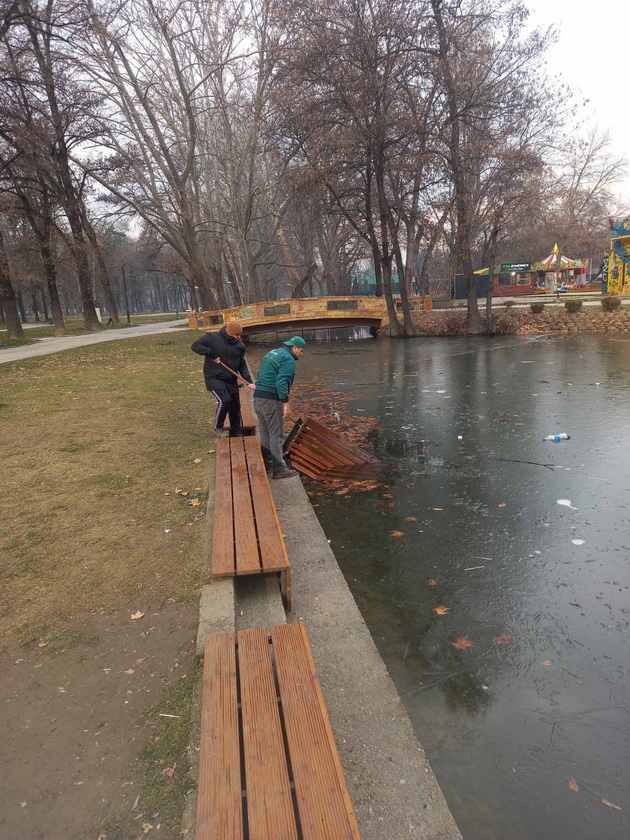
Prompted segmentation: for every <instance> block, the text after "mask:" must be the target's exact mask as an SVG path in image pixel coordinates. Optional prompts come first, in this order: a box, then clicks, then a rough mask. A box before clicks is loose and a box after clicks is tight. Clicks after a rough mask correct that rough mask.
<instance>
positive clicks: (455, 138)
mask: <svg viewBox="0 0 630 840" xmlns="http://www.w3.org/2000/svg"><path fill="white" fill-rule="evenodd" d="M442 2H443V0H431V6H432V8H433V16H434V19H435V23H436V28H437V32H438V40H439V57H440V66H441V68H442V75H443V78H444V86H445V89H446V99H447V103H448V115H449V122H450V131H449V137H448V144H449V153H450V164H451V170H452V175H453V186H454V188H455V209H456V217H457V240H456V241H457V250H458V257H459V261H460V263H461V266H462V270H463V273H464V276H465V277H466V290H467V293H468V301H467V304H468V305H467V319H466V320H467V327H468V334H469V335H479V334H480V333H481V332H482V324H481V318H480V316H479V307H478V306H477V287H476V284H475V272H474V269H473V264H472V255H471V252H470V229H469V220H468V204H469V198H470V196H469V194H468V188H467V184H466V172H465V171H464V166H463V164H462V159H461V148H460V140H461V134H460V115H459V106H458V102H457V89H456V85H455V80H454V78H453V74H452V72H451V66H450V64H449V45H448V38H447V37H446V28H445V26H444V19H443V17H442V8H441V7H442Z"/></svg>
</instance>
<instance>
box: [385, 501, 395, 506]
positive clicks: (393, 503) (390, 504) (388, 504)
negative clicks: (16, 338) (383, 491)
mask: <svg viewBox="0 0 630 840" xmlns="http://www.w3.org/2000/svg"><path fill="white" fill-rule="evenodd" d="M387 507H396V503H395V502H388V503H387Z"/></svg>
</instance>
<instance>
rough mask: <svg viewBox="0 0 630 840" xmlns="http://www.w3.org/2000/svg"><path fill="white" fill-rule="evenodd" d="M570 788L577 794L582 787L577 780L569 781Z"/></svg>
mask: <svg viewBox="0 0 630 840" xmlns="http://www.w3.org/2000/svg"><path fill="white" fill-rule="evenodd" d="M569 788H570V789H571V790H573V791H575V792H576V793H577V792H578V790H579V789H580V786H579V785H578V783H577V782H576V781H575V779H569Z"/></svg>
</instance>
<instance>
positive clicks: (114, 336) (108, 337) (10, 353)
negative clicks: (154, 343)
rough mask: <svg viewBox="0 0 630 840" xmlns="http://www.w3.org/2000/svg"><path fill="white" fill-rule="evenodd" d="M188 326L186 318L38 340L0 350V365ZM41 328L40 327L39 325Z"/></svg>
mask: <svg viewBox="0 0 630 840" xmlns="http://www.w3.org/2000/svg"><path fill="white" fill-rule="evenodd" d="M186 324H188V318H180V319H179V320H178V321H164V322H162V323H161V324H143V325H142V326H139V327H123V328H121V329H119V330H107V331H106V330H103V331H102V332H101V331H99V332H95V333H88V334H87V335H66V336H64V337H63V338H40V339H39V341H38V342H37V344H25V345H23V346H22V347H7V348H6V350H0V364H2V363H3V362H17V361H20V359H32V358H33V357H35V356H49V355H50V354H51V353H61V351H62V350H72V349H73V348H74V347H85V346H86V345H87V344H100V342H102V341H120V340H121V339H123V338H140V337H142V336H143V335H156V333H163V332H168V331H169V330H172V329H173V328H174V327H175V328H177V327H182V326H185V325H186ZM40 326H41V325H40Z"/></svg>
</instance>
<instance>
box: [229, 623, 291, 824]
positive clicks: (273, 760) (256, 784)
mask: <svg viewBox="0 0 630 840" xmlns="http://www.w3.org/2000/svg"><path fill="white" fill-rule="evenodd" d="M237 638H238V668H239V677H240V685H241V715H242V724H243V753H244V757H245V779H246V785H247V824H248V827H249V838H250V840H295V839H296V838H297V836H298V833H297V827H296V824H295V813H294V808H293V801H292V798H291V788H290V782H289V771H288V769H287V761H286V756H285V752H284V742H283V738H282V727H281V724H280V713H279V711H278V700H277V695H276V685H275V681H274V676H273V667H272V662H271V650H270V645H269V640H268V637H267V631H266V630H265V629H264V628H263V627H257V628H256V629H254V630H244V631H241V632H240V633H238V636H237Z"/></svg>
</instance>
